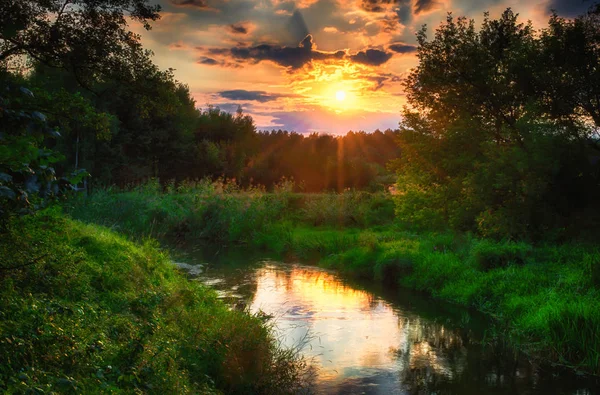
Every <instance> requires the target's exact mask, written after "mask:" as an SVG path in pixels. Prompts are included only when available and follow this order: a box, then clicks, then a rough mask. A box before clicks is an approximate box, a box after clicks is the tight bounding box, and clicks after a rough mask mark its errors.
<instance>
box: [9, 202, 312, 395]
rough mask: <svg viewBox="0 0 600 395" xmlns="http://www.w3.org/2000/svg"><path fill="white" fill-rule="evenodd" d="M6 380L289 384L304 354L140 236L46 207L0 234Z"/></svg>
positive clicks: (90, 387)
mask: <svg viewBox="0 0 600 395" xmlns="http://www.w3.org/2000/svg"><path fill="white" fill-rule="evenodd" d="M0 266H1V267H2V269H0V306H1V307H0V360H1V361H2V363H1V364H0V389H1V390H2V392H8V393H29V392H32V393H36V392H59V393H111V392H114V393H137V392H150V393H239V394H251V393H294V392H295V391H296V390H299V389H300V387H301V386H302V385H303V380H302V374H303V371H304V370H303V368H304V367H305V365H304V364H303V361H302V360H300V359H299V357H298V356H297V355H296V354H295V352H294V351H292V350H282V349H280V348H279V345H278V342H277V341H276V340H275V339H274V337H273V336H272V334H271V331H270V329H269V326H268V323H265V322H263V320H262V319H261V318H259V317H257V316H252V315H249V314H246V313H243V312H238V311H232V310H230V309H228V308H227V307H226V306H225V305H224V304H222V303H221V302H220V301H219V300H218V299H217V298H216V295H215V294H214V292H212V291H211V290H209V289H207V288H205V287H203V286H200V285H199V284H197V283H195V282H192V281H189V280H187V279H186V278H185V276H184V275H183V274H180V273H179V272H177V270H176V269H174V267H173V266H172V264H171V263H170V260H169V257H168V255H167V254H166V253H164V252H163V251H161V250H160V249H159V248H158V246H157V243H156V242H154V241H150V240H145V241H141V242H138V243H134V242H131V241H129V240H128V239H126V238H125V237H123V236H121V235H119V234H118V233H116V232H114V231H111V230H109V229H107V228H105V227H102V226H98V225H90V224H84V223H82V222H79V221H75V220H71V219H69V218H66V217H65V216H64V215H63V214H61V213H60V211H57V210H51V211H44V212H41V213H38V214H37V215H36V216H30V217H24V218H21V219H16V220H14V221H13V222H12V223H11V225H10V227H9V231H8V232H7V233H4V234H2V235H1V237H0Z"/></svg>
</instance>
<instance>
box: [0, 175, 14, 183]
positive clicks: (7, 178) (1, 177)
mask: <svg viewBox="0 0 600 395" xmlns="http://www.w3.org/2000/svg"><path fill="white" fill-rule="evenodd" d="M0 181H4V182H11V181H12V176H11V175H10V174H6V173H0Z"/></svg>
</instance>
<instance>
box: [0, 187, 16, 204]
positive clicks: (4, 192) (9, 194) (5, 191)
mask: <svg viewBox="0 0 600 395" xmlns="http://www.w3.org/2000/svg"><path fill="white" fill-rule="evenodd" d="M0 197H3V198H8V199H10V200H15V199H16V198H17V195H16V194H15V192H14V191H13V190H12V189H10V188H9V187H5V186H2V185H0Z"/></svg>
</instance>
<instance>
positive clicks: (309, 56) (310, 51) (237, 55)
mask: <svg viewBox="0 0 600 395" xmlns="http://www.w3.org/2000/svg"><path fill="white" fill-rule="evenodd" d="M197 50H199V51H202V52H207V53H208V54H210V55H212V56H217V57H221V58H225V60H223V61H222V62H220V63H219V64H222V65H227V66H232V65H233V66H236V65H237V66H238V67H239V65H240V64H241V63H244V62H251V63H259V62H262V61H271V62H273V63H276V64H278V65H279V66H282V67H286V68H289V69H292V70H295V69H299V68H301V67H303V66H304V65H306V64H308V63H311V62H312V61H326V60H341V59H348V60H351V61H353V62H356V63H361V64H364V65H368V66H380V65H382V64H384V63H385V62H387V61H388V60H390V58H391V57H392V55H393V54H392V53H390V52H386V51H383V50H380V49H366V50H363V51H359V52H357V53H355V54H350V53H347V52H346V51H342V50H339V51H334V52H325V51H318V50H317V49H316V45H315V43H314V42H313V38H312V36H311V35H310V34H309V35H308V36H306V37H305V38H304V40H302V42H300V45H299V46H297V47H282V46H279V45H271V44H261V45H257V46H254V47H244V46H237V47H233V48H209V49H204V48H202V47H197ZM206 59H211V58H206ZM234 62H235V63H234ZM211 64H212V63H211Z"/></svg>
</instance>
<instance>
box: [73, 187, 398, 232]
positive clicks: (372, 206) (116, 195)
mask: <svg viewBox="0 0 600 395" xmlns="http://www.w3.org/2000/svg"><path fill="white" fill-rule="evenodd" d="M292 187H293V186H292V185H290V183H289V182H286V181H283V182H282V183H281V184H279V185H277V186H276V187H275V190H274V191H272V192H266V191H265V189H264V188H262V187H255V186H251V187H248V188H241V187H240V186H239V185H238V184H236V183H235V182H232V181H228V180H224V179H219V180H216V181H209V180H201V181H196V182H186V183H182V184H180V185H178V186H175V185H167V186H166V187H163V186H161V185H160V184H159V183H158V181H156V180H151V181H149V182H147V183H145V184H142V185H138V186H135V187H131V188H128V189H127V190H125V191H122V190H116V189H102V190H98V191H95V192H94V193H93V194H92V195H91V196H87V197H83V196H80V197H79V198H76V199H72V200H71V201H69V202H68V203H67V204H66V205H65V207H66V209H67V211H68V212H69V213H70V214H71V215H72V216H73V217H74V218H77V219H80V220H83V221H85V222H90V223H96V224H101V225H104V226H108V227H110V228H113V229H115V230H118V231H119V232H122V233H126V234H129V235H133V236H136V237H154V238H159V239H161V238H177V239H187V240H201V239H204V240H208V241H212V242H221V243H251V242H254V243H255V244H261V243H262V244H264V242H265V241H264V238H265V235H266V233H267V232H270V231H271V230H272V229H273V227H277V226H279V227H281V224H284V223H286V222H292V223H294V224H295V223H305V224H310V225H314V224H316V225H321V226H330V227H345V226H350V225H351V226H354V227H366V226H374V225H384V224H389V223H390V222H391V221H392V220H393V212H394V207H393V201H392V200H391V199H390V197H389V196H388V195H385V194H383V193H381V194H367V193H365V192H359V191H346V192H344V193H339V194H337V193H331V194H314V195H313V194H298V193H292ZM261 237H262V239H261ZM272 241H274V240H272Z"/></svg>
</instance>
